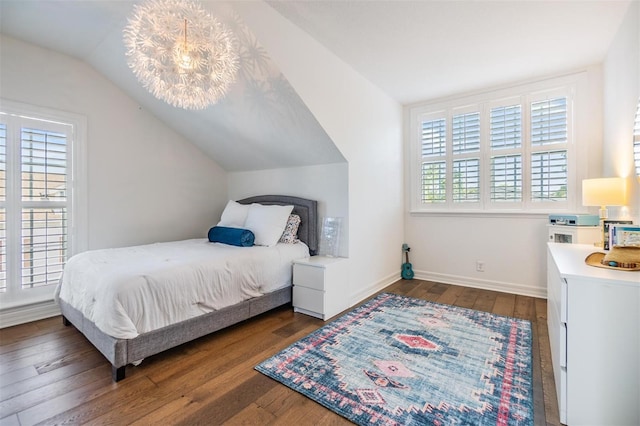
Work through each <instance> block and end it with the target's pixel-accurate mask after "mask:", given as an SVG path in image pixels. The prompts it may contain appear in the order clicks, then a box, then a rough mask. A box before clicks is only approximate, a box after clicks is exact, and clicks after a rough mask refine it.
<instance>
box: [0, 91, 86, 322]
mask: <svg viewBox="0 0 640 426" xmlns="http://www.w3.org/2000/svg"><path fill="white" fill-rule="evenodd" d="M27 120H30V121H35V122H37V124H39V129H40V130H50V131H51V130H54V131H57V130H59V128H60V127H61V125H62V126H70V131H69V132H68V134H67V137H68V142H67V145H66V149H67V161H68V164H67V172H66V173H67V182H66V192H67V198H68V201H66V202H65V205H66V207H67V209H68V211H67V230H66V233H67V259H69V258H70V257H71V256H73V255H74V254H76V253H80V252H82V251H85V250H87V239H88V238H87V237H88V233H87V185H86V182H87V173H86V171H87V168H86V163H87V161H86V132H87V124H86V123H87V119H86V117H85V116H83V115H79V114H75V113H70V112H66V111H59V110H55V109H51V108H46V107H39V106H34V105H29V104H25V103H20V102H14V101H11V100H5V99H0V121H2V122H3V123H6V124H7V146H6V164H7V170H6V186H7V187H6V198H5V200H4V201H0V207H2V208H4V209H5V218H6V240H7V247H6V261H7V265H6V267H7V278H6V279H7V283H6V285H7V290H6V292H2V293H0V303H1V306H2V309H7V308H13V307H18V306H24V305H29V304H34V303H39V302H44V301H49V300H52V299H53V295H54V290H55V287H56V286H55V285H44V286H38V287H34V288H30V289H28V290H24V289H22V277H21V267H20V264H21V262H22V253H21V249H22V211H23V210H24V209H28V208H30V207H46V206H51V207H55V206H58V205H60V204H61V203H60V202H58V201H49V200H47V201H45V202H42V201H29V200H23V199H22V192H21V181H22V179H21V173H22V170H21V149H22V148H21V135H20V133H21V129H22V128H23V127H25V126H24V125H23V122H26V121H27ZM32 127H33V126H32Z"/></svg>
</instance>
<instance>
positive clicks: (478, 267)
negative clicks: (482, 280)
mask: <svg viewBox="0 0 640 426" xmlns="http://www.w3.org/2000/svg"><path fill="white" fill-rule="evenodd" d="M476 271H478V272H484V262H483V261H482V260H478V261H476Z"/></svg>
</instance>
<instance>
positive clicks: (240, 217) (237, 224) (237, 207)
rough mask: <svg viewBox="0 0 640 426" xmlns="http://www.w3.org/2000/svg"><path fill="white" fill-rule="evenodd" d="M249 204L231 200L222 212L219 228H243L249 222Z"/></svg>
mask: <svg viewBox="0 0 640 426" xmlns="http://www.w3.org/2000/svg"><path fill="white" fill-rule="evenodd" d="M249 207H251V206H250V205H249V204H240V203H237V202H235V201H233V200H229V202H228V203H227V206H226V207H225V208H224V211H223V212H222V216H221V217H220V222H218V226H226V227H229V228H243V227H244V222H245V220H247V214H248V213H249Z"/></svg>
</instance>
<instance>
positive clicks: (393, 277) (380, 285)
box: [351, 271, 400, 306]
mask: <svg viewBox="0 0 640 426" xmlns="http://www.w3.org/2000/svg"><path fill="white" fill-rule="evenodd" d="M399 279H400V271H398V272H394V273H392V274H389V275H387V276H386V277H384V278H383V279H381V280H378V281H377V282H375V283H373V284H372V285H370V286H369V287H367V288H365V289H364V290H360V291H359V292H357V293H356V294H352V295H351V302H352V303H351V306H354V305H357V304H358V303H360V302H362V301H363V300H364V299H366V298H367V297H370V296H371V295H373V294H375V293H376V292H378V291H380V290H382V289H384V288H385V287H387V286H388V285H391V284H393V283H395V282H396V281H398V280H399Z"/></svg>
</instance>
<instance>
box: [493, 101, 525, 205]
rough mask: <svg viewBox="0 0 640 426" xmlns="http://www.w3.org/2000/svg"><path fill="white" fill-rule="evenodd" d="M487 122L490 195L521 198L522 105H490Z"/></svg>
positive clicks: (497, 199) (500, 199) (507, 199)
mask: <svg viewBox="0 0 640 426" xmlns="http://www.w3.org/2000/svg"><path fill="white" fill-rule="evenodd" d="M489 123H490V126H489V127H490V131H489V135H490V136H489V138H490V150H491V162H490V167H491V170H490V176H489V180H490V186H489V191H490V194H489V196H490V199H491V201H493V202H519V201H522V152H521V147H522V107H521V106H520V105H519V104H518V105H507V106H499V107H495V108H492V109H491V112H490V114H489Z"/></svg>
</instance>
